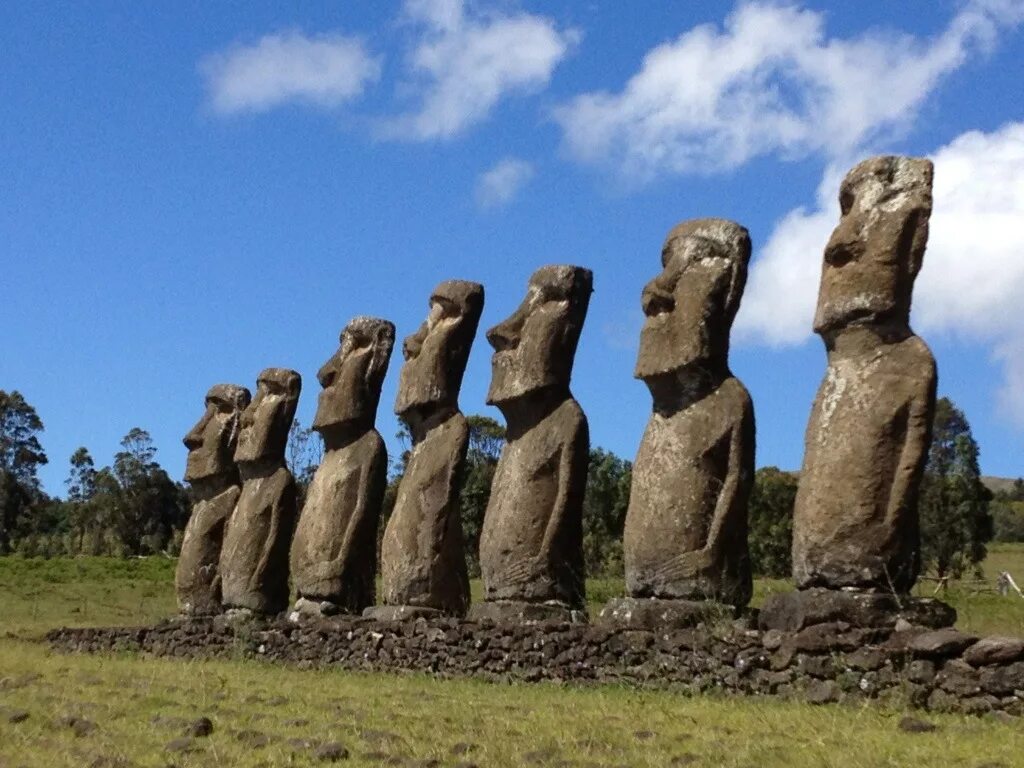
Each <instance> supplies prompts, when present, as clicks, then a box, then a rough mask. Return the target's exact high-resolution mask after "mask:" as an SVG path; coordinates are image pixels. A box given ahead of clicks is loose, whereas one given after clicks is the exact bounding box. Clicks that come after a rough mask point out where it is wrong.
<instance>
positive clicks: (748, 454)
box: [601, 219, 754, 628]
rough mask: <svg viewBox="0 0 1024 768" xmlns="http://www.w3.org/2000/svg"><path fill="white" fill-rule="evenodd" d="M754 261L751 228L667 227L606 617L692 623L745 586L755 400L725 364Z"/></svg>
mask: <svg viewBox="0 0 1024 768" xmlns="http://www.w3.org/2000/svg"><path fill="white" fill-rule="evenodd" d="M749 260H750V235H749V234H748V233H747V230H746V229H744V228H743V227H741V226H739V225H738V224H735V223H733V222H731V221H726V220H724V219H696V220H693V221H686V222H683V223H682V224H680V225H678V226H677V227H675V228H674V229H673V230H672V231H671V232H669V235H668V237H667V238H666V240H665V245H664V247H663V248H662V251H661V264H662V272H661V274H659V275H658V276H657V277H656V278H654V280H652V281H651V282H650V283H648V284H647V286H646V287H645V288H644V291H643V296H642V300H641V303H642V305H643V310H644V314H645V315H646V320H645V322H644V327H643V331H642V332H641V334H640V353H639V357H638V359H637V364H636V372H635V376H636V377H637V378H638V379H643V381H644V383H645V384H647V387H648V388H649V389H650V391H651V396H652V398H653V400H654V412H653V413H652V414H651V418H650V421H648V422H647V430H646V431H645V432H644V436H643V440H642V441H641V443H640V449H639V451H638V453H637V456H636V462H635V463H634V464H633V484H632V487H631V489H630V495H629V510H628V512H627V514H626V525H625V536H624V542H623V545H624V547H623V548H624V555H625V565H626V593H627V597H626V598H625V599H618V600H613V601H612V602H611V603H609V604H608V606H607V607H606V608H605V609H604V610H603V611H602V613H601V620H602V621H609V622H614V623H624V624H634V625H638V626H647V625H651V627H652V628H659V627H664V626H667V625H685V624H693V623H697V622H698V621H700V620H702V619H704V618H707V616H708V613H715V612H722V610H723V605H722V604H729V605H731V606H733V607H736V608H739V607H742V606H744V605H746V604H747V602H748V601H749V600H750V593H751V585H752V582H751V575H750V559H749V557H748V554H747V503H748V501H749V497H750V490H751V487H752V485H753V480H754V408H753V405H752V404H751V401H750V395H749V394H748V393H747V390H746V388H745V387H744V386H743V384H742V383H741V382H740V380H739V379H737V378H736V377H735V376H733V375H732V372H731V371H730V370H729V332H730V330H731V328H732V322H733V319H734V318H735V317H736V311H737V310H738V309H739V305H740V298H741V297H742V295H743V287H744V285H745V284H746V278H747V262H748V261H749Z"/></svg>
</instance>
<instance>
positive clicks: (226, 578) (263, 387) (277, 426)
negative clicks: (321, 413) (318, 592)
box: [220, 368, 302, 614]
mask: <svg viewBox="0 0 1024 768" xmlns="http://www.w3.org/2000/svg"><path fill="white" fill-rule="evenodd" d="M301 389H302V378H301V377H300V376H299V374H298V373H296V372H295V371H291V370H288V369H286V368H267V369H266V370H264V371H263V372H262V373H260V375H259V378H258V379H257V382H256V397H254V398H253V400H252V402H251V403H249V407H247V408H246V409H245V410H244V411H243V412H242V416H241V431H240V432H239V435H238V447H237V448H236V449H235V462H236V463H237V464H238V471H239V474H240V475H241V478H242V492H241V495H240V496H239V498H238V504H237V505H236V506H235V511H234V514H232V516H231V521H230V522H229V523H228V527H227V532H226V533H225V535H224V547H223V549H222V550H221V556H220V572H221V591H222V593H223V594H222V601H223V604H224V606H225V607H226V608H244V609H248V610H250V611H253V612H255V613H264V614H274V613H280V612H281V611H283V610H284V609H285V608H287V607H288V546H289V544H290V543H291V539H292V531H294V529H295V513H296V510H295V505H296V494H295V478H294V477H292V473H291V472H289V471H288V467H287V466H285V460H284V452H285V447H286V445H287V443H288V431H289V430H290V429H291V426H292V419H294V418H295V408H296V406H297V405H298V402H299V392H300V390H301Z"/></svg>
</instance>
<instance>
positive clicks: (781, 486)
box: [748, 467, 797, 578]
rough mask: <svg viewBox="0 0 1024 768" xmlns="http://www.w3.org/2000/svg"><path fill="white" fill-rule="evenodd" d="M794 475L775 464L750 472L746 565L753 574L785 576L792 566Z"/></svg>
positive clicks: (795, 480)
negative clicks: (747, 556)
mask: <svg viewBox="0 0 1024 768" xmlns="http://www.w3.org/2000/svg"><path fill="white" fill-rule="evenodd" d="M796 489H797V478H796V475H794V474H793V473H792V472H783V471H782V470H780V469H779V468H778V467H762V468H761V469H759V470H757V472H755V473H754V487H753V489H752V491H751V494H750V507H749V509H750V512H749V533H748V544H749V547H750V565H751V568H752V570H753V572H754V574H755V575H757V576H767V577H770V578H785V577H787V576H789V574H790V570H791V568H792V552H791V550H792V546H793V505H794V503H795V502H796Z"/></svg>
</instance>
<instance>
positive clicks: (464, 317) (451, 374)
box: [395, 280, 484, 416]
mask: <svg viewBox="0 0 1024 768" xmlns="http://www.w3.org/2000/svg"><path fill="white" fill-rule="evenodd" d="M483 308H484V287H483V286H482V285H480V284H479V283H470V282H467V281H465V280H448V281H446V282H443V283H441V284H440V285H439V286H437V288H435V289H434V293H433V294H432V295H431V297H430V313H429V314H428V315H427V319H426V320H425V321H423V324H422V325H421V326H420V327H419V330H417V331H416V333H414V334H412V335H411V336H407V337H406V339H405V343H404V344H403V345H402V352H403V354H404V356H405V365H403V366H402V374H401V378H400V379H399V383H398V398H397V399H396V400H395V413H397V414H398V415H400V416H401V415H402V414H404V413H408V412H409V411H412V410H414V409H417V408H421V409H422V408H429V407H431V406H436V405H452V406H454V405H456V403H457V401H458V397H459V388H460V387H461V386H462V375H463V374H464V373H465V371H466V362H467V361H468V360H469V350H470V348H471V347H472V346H473V338H474V337H475V336H476V329H477V325H478V324H479V323H480V313H481V312H482V311H483Z"/></svg>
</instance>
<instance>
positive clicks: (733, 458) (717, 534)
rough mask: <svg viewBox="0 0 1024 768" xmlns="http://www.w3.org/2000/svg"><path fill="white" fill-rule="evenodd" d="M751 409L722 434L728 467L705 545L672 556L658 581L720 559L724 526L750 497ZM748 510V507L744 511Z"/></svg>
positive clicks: (696, 570) (690, 574) (726, 534)
mask: <svg viewBox="0 0 1024 768" xmlns="http://www.w3.org/2000/svg"><path fill="white" fill-rule="evenodd" d="M750 416H751V414H750V409H749V408H745V409H744V414H743V416H742V418H741V419H740V420H739V421H738V422H737V423H735V424H734V425H733V426H732V428H731V429H730V430H729V431H728V432H727V433H726V434H725V435H723V440H726V441H728V467H727V471H726V476H725V481H724V482H723V483H722V487H721V489H720V490H719V492H718V497H717V499H716V500H715V508H714V511H713V512H712V514H711V521H710V524H709V525H708V531H707V538H706V539H705V541H704V546H703V547H701V548H700V549H696V550H693V551H691V552H680V553H679V554H677V555H674V556H673V557H671V558H669V559H668V560H666V561H665V563H664V564H663V565H662V566H661V567H659V568H658V570H657V575H658V579H659V581H662V582H666V581H673V580H675V579H683V578H692V577H693V576H695V575H699V574H700V573H702V572H704V571H706V570H707V569H708V568H710V567H711V566H712V565H713V564H714V563H715V562H716V559H717V553H718V548H719V547H720V546H721V545H722V544H723V543H724V542H725V540H727V539H728V538H729V532H728V531H726V530H724V528H725V526H727V525H729V524H731V523H732V522H733V520H734V519H735V515H734V514H731V513H732V511H733V509H734V508H735V506H736V504H737V503H739V502H741V501H742V497H744V496H746V497H749V495H750V483H751V481H752V480H753V478H752V477H751V475H750V467H751V465H752V464H753V461H752V458H753V456H752V453H753V447H754V443H753V423H752V419H751V418H750ZM743 514H746V510H744V511H743Z"/></svg>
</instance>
